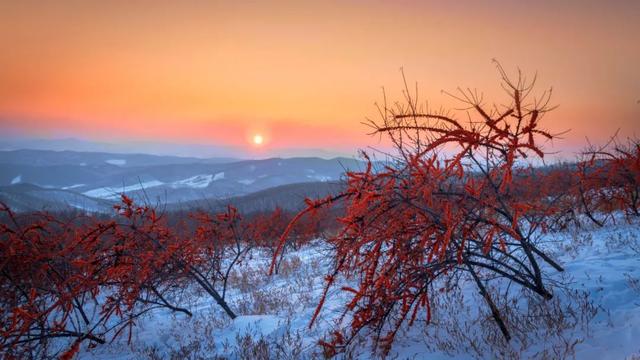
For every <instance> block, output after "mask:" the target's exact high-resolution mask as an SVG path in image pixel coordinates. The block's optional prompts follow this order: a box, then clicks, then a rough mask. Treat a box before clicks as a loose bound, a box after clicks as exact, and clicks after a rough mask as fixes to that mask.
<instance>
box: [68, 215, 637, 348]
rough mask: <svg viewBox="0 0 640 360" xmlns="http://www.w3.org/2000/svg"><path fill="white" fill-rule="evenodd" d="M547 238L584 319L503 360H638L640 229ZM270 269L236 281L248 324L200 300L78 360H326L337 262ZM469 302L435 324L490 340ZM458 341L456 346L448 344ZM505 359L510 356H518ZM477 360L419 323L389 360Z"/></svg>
mask: <svg viewBox="0 0 640 360" xmlns="http://www.w3.org/2000/svg"><path fill="white" fill-rule="evenodd" d="M544 237H545V239H544V240H546V241H548V246H549V247H550V248H554V249H556V250H555V251H556V258H557V259H559V260H560V261H561V262H562V264H563V265H564V267H565V269H566V272H565V273H564V274H562V275H558V274H553V273H552V272H551V271H549V273H550V274H552V277H551V280H558V281H561V282H562V283H563V284H565V286H566V288H567V290H568V291H575V293H576V294H582V295H584V294H587V295H588V296H587V297H583V298H581V299H582V302H581V304H582V308H583V310H584V311H582V312H581V311H580V307H581V306H580V305H572V309H573V310H571V311H572V312H573V314H570V315H571V316H567V319H565V321H566V322H567V324H569V325H568V326H566V327H562V326H561V327H559V328H555V330H554V331H551V332H549V331H548V330H546V331H545V330H541V331H537V332H536V331H530V334H531V335H529V333H528V334H527V336H531V338H530V341H529V343H528V344H527V345H526V346H522V343H521V342H519V341H512V345H509V346H510V347H511V350H507V352H506V353H504V352H503V353H502V356H513V354H518V355H517V356H521V357H522V358H540V357H542V355H541V354H542V352H543V351H545V350H547V355H548V356H550V357H551V358H557V356H554V355H553V354H554V353H553V351H554V350H552V349H554V348H555V349H567V348H570V349H572V350H571V351H569V352H568V353H569V354H571V356H570V358H571V357H575V358H577V359H638V358H640V342H639V341H638V339H640V282H639V280H638V279H640V246H639V245H640V227H639V226H638V224H637V223H634V224H626V223H618V224H617V225H609V226H606V227H604V228H601V229H594V228H585V227H583V228H582V229H572V230H571V231H567V232H562V233H551V234H547V235H544ZM269 260H270V258H269V257H268V256H267V254H258V253H256V252H254V254H253V256H252V258H251V259H248V260H247V261H245V262H244V263H243V264H242V265H241V267H240V268H238V271H237V273H236V274H235V275H234V277H233V279H232V287H233V289H232V292H230V293H228V295H227V296H228V298H229V299H230V302H231V303H232V305H233V308H234V309H236V310H237V312H238V313H240V314H247V315H242V316H239V317H238V318H236V319H235V320H233V321H231V320H228V319H227V318H226V317H225V315H224V314H223V313H222V311H221V310H220V309H218V308H217V306H216V305H215V304H213V303H212V301H211V300H210V299H209V298H207V297H204V296H198V295H197V294H194V295H193V296H192V300H191V303H190V304H189V305H190V306H189V308H190V309H191V310H192V311H193V313H194V315H193V317H191V318H189V317H186V316H184V315H173V314H170V313H168V312H156V313H154V314H152V315H149V316H148V317H146V318H144V319H142V320H141V321H140V322H139V323H138V326H137V327H136V328H134V336H133V339H132V344H133V345H131V346H129V345H127V343H126V336H124V337H121V338H119V339H118V340H116V341H115V342H114V343H111V344H109V345H105V346H99V347H97V348H95V349H93V350H88V349H83V351H82V353H81V354H80V355H81V356H80V358H98V359H110V358H123V359H138V358H180V359H183V358H199V357H198V356H201V358H205V359H206V358H216V356H218V357H220V358H228V359H238V358H247V359H249V358H253V357H254V356H255V354H251V353H250V351H264V352H266V351H268V352H269V354H270V355H269V356H270V358H284V359H287V358H288V359H297V358H300V359H307V358H322V353H321V348H320V347H319V346H317V342H318V340H319V339H322V338H323V337H324V336H326V334H328V333H329V332H330V331H331V330H332V329H335V326H336V324H335V322H336V320H337V319H338V318H339V317H340V315H341V310H342V305H343V304H344V303H345V302H346V299H347V298H348V293H344V292H341V291H340V290H339V288H340V285H337V286H335V287H334V290H333V291H332V293H330V295H329V297H328V298H327V303H326V304H325V307H324V309H323V311H322V314H321V316H320V318H319V320H318V321H317V323H316V324H315V325H314V326H313V327H312V328H311V329H309V328H308V325H309V319H310V318H311V316H312V314H313V311H314V310H315V306H316V304H317V301H318V299H319V298H320V295H321V292H322V289H323V285H324V275H325V274H326V271H327V269H328V266H329V264H330V261H331V256H330V252H329V251H328V250H327V249H325V248H324V246H323V245H322V243H321V242H316V243H314V244H311V245H308V246H306V247H304V248H303V249H300V250H298V251H294V252H289V253H288V254H287V256H286V261H285V262H284V263H283V266H282V269H281V273H280V274H279V275H276V276H273V277H267V276H265V275H264V273H265V271H266V269H267V268H268V263H269ZM343 282H346V281H345V280H343ZM462 293H464V294H465V299H466V300H465V301H464V302H463V303H460V304H458V303H455V300H452V301H454V302H453V303H451V305H452V306H450V307H452V308H454V310H453V311H450V312H447V311H443V312H442V313H441V314H440V315H437V314H435V315H434V318H435V319H436V320H435V321H438V322H439V323H441V324H451V323H454V324H462V325H460V326H461V327H460V328H457V329H458V330H460V331H461V332H462V333H463V334H467V335H469V334H474V333H475V335H469V336H468V338H470V339H472V338H474V336H476V337H480V338H483V337H485V336H486V337H490V336H491V335H490V334H485V332H486V331H487V329H492V328H495V326H493V324H492V323H491V322H490V321H489V320H486V319H484V320H483V319H481V321H477V313H478V311H482V310H484V308H485V307H486V305H485V304H484V303H483V302H480V301H478V300H477V297H475V296H474V293H475V290H474V289H473V288H472V287H471V285H470V284H469V285H463V289H462ZM556 295H557V296H556V297H555V298H557V299H564V300H566V295H565V294H564V293H563V292H560V291H558V292H556ZM447 301H448V300H447ZM585 309H586V310H585ZM438 316H439V318H438ZM572 316H573V317H572ZM445 317H446V318H445ZM563 319H564V317H563ZM572 319H573V320H572ZM575 319H578V320H575ZM343 325H345V324H343ZM456 326H459V325H456ZM494 330H495V329H494ZM538 330H539V329H538ZM556 330H557V332H555V331H556ZM465 336H466V335H465ZM452 339H453V341H454V342H455V343H456V344H457V345H456V346H450V345H451V344H450V343H447V341H452ZM368 344H369V341H368V339H367V338H366V337H363V338H362V339H360V340H359V343H358V344H357V345H356V346H354V347H353V348H352V349H351V355H354V358H359V359H369V358H378V357H379V356H378V355H374V354H372V353H371V351H370V349H371V348H370V346H369V345H368ZM485 346H487V345H485ZM267 349H268V350H267ZM493 350H494V351H498V352H500V351H502V350H496V349H493ZM508 351H513V353H512V355H509V352H508ZM473 354H474V352H473V349H471V348H469V345H468V344H466V345H465V343H464V342H460V340H459V339H457V338H455V337H454V338H452V337H451V333H450V332H449V333H447V332H443V331H441V330H439V329H438V328H437V327H435V326H434V325H430V326H427V327H425V324H424V321H422V322H417V323H416V324H414V326H412V327H411V328H407V329H403V331H402V332H401V333H399V335H398V337H397V340H396V342H395V344H394V347H393V348H392V350H391V353H390V355H389V358H394V359H423V358H429V359H451V358H461V359H467V358H473ZM505 354H506V355H505ZM191 356H193V357H191ZM495 356H497V355H496V354H495V353H492V354H489V353H485V354H484V356H483V357H486V358H493V357H495Z"/></svg>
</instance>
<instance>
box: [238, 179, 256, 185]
mask: <svg viewBox="0 0 640 360" xmlns="http://www.w3.org/2000/svg"><path fill="white" fill-rule="evenodd" d="M238 182H239V183H240V184H242V185H251V184H253V183H254V182H256V180H255V179H242V180H238Z"/></svg>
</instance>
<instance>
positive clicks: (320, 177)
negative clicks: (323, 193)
mask: <svg viewBox="0 0 640 360" xmlns="http://www.w3.org/2000/svg"><path fill="white" fill-rule="evenodd" d="M307 178H309V179H313V180H317V181H321V182H327V181H331V180H332V179H333V178H332V177H331V176H325V175H307Z"/></svg>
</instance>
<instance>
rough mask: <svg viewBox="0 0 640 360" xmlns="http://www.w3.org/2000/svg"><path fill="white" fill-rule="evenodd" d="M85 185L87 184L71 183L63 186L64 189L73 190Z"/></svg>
mask: <svg viewBox="0 0 640 360" xmlns="http://www.w3.org/2000/svg"><path fill="white" fill-rule="evenodd" d="M83 186H85V184H74V185H71V186H64V187H63V188H62V190H71V189H76V188H79V187H83Z"/></svg>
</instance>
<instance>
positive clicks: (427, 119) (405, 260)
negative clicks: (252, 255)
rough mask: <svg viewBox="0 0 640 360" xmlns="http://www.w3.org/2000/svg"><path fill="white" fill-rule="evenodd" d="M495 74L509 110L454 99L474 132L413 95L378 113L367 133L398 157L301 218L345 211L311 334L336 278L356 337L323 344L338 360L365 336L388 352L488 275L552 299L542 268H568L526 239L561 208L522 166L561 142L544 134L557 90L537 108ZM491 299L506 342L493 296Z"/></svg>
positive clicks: (311, 206) (523, 86)
mask: <svg viewBox="0 0 640 360" xmlns="http://www.w3.org/2000/svg"><path fill="white" fill-rule="evenodd" d="M498 68H499V71H500V74H501V76H502V80H503V84H502V85H503V87H504V88H505V89H506V90H507V91H508V92H509V94H510V95H511V98H510V103H509V104H506V105H503V106H501V108H502V109H504V110H501V111H498V110H497V109H498V106H493V107H488V106H485V105H484V104H483V103H482V99H481V96H480V95H478V94H477V93H476V92H473V91H463V90H460V91H459V93H458V94H456V95H452V96H454V98H456V99H458V100H459V101H461V102H462V103H463V106H464V107H465V108H468V109H469V112H468V116H469V117H470V118H471V121H469V125H465V124H463V122H461V121H459V120H458V119H456V118H455V117H454V116H452V115H450V114H449V113H430V112H429V111H428V110H425V109H422V108H419V107H418V105H417V104H418V102H417V100H416V99H414V98H412V97H411V95H410V92H409V91H408V89H407V90H406V91H405V96H406V98H405V100H406V104H399V103H396V104H394V106H393V107H389V106H387V105H386V104H384V105H383V106H381V107H380V113H381V115H382V118H381V120H380V121H379V122H371V124H370V125H371V126H372V128H373V129H374V133H380V134H385V135H387V136H388V137H389V138H390V140H391V142H392V143H393V144H394V145H395V146H396V150H397V154H398V155H397V157H396V158H395V159H393V161H392V163H391V164H388V165H386V166H384V167H381V168H380V169H375V170H374V164H373V163H372V162H371V161H370V160H369V159H368V158H365V160H367V162H368V166H367V169H366V170H365V171H362V172H350V173H347V189H346V190H345V191H344V192H343V193H341V194H338V195H336V196H334V197H329V198H326V199H319V200H316V201H312V200H309V201H308V202H307V207H306V208H305V210H303V211H302V212H300V213H299V214H298V216H296V217H295V218H294V223H295V221H299V220H300V219H301V218H304V216H305V215H306V214H307V213H309V212H311V211H314V210H316V209H318V208H320V207H326V206H330V205H331V204H332V203H334V202H335V201H336V200H337V199H341V200H342V203H344V204H345V207H346V211H345V215H344V216H343V217H341V218H340V219H339V221H340V223H341V224H342V228H341V229H340V231H339V232H338V233H337V234H336V235H335V236H332V237H330V238H328V240H327V241H328V242H329V243H330V245H332V247H333V248H334V249H335V252H336V261H335V267H334V268H333V269H332V271H331V273H332V275H331V276H330V277H329V278H328V280H327V282H326V285H325V286H326V287H325V291H324V293H323V295H322V297H321V298H320V301H319V304H318V307H317V309H316V312H315V313H314V316H313V318H312V320H311V324H310V325H312V324H313V322H314V321H316V319H317V317H318V316H319V314H320V311H321V308H322V306H323V304H324V302H325V298H326V296H327V294H328V289H329V287H331V286H332V285H333V283H334V282H335V278H336V277H338V276H343V277H345V278H346V279H347V280H348V281H349V282H351V283H353V284H355V286H351V287H345V288H343V289H344V291H346V292H348V293H350V294H351V295H352V298H351V300H350V301H349V302H348V303H347V304H346V306H345V310H344V311H345V313H344V315H347V314H350V315H351V317H350V318H351V319H352V320H351V326H350V331H348V333H346V334H344V333H339V335H340V336H333V338H332V340H330V341H325V342H323V343H322V345H323V347H324V348H325V351H326V353H328V354H335V353H336V352H337V351H339V350H340V348H343V347H344V346H346V345H348V343H349V342H350V341H351V339H352V338H353V337H354V336H355V335H356V334H358V333H359V332H361V331H363V330H365V329H367V330H368V331H370V333H371V334H373V335H374V343H375V344H376V346H377V347H378V348H379V349H380V350H382V351H383V353H385V352H387V351H388V350H389V349H390V347H391V344H392V343H393V340H394V338H395V335H396V332H397V331H398V329H399V328H400V327H401V326H402V324H403V323H404V322H408V323H413V322H414V321H416V319H417V318H418V314H419V313H421V312H420V311H419V310H420V309H424V314H425V315H424V317H423V319H424V320H425V321H427V322H429V321H430V319H431V311H432V309H431V303H430V301H429V299H431V298H433V297H434V296H437V292H435V293H434V288H438V289H444V291H446V288H447V286H456V283H457V281H460V280H461V279H463V280H462V281H465V280H464V279H466V281H470V282H473V283H474V284H475V285H476V286H477V287H478V288H479V290H480V292H481V293H483V294H484V293H486V291H485V282H486V280H484V276H485V275H492V277H502V278H506V279H507V280H508V281H511V282H514V283H516V284H518V285H520V286H523V287H525V288H528V289H530V290H531V291H533V292H535V293H537V294H539V295H540V296H542V297H544V298H550V297H551V293H550V292H549V291H548V290H547V289H546V287H545V285H544V283H543V276H542V271H541V269H540V265H539V262H540V261H543V262H547V263H549V264H550V265H551V266H552V267H554V268H556V269H558V270H562V268H561V267H560V266H559V265H558V264H556V263H555V262H554V261H553V260H552V259H551V258H550V257H549V256H547V255H546V254H545V253H544V252H543V251H542V250H541V249H539V248H538V245H537V244H536V238H535V237H534V236H533V235H532V234H533V233H532V232H530V231H529V230H530V229H535V228H537V227H538V226H541V224H542V223H543V222H544V221H545V218H544V217H542V216H541V215H542V214H545V216H547V215H549V212H550V211H552V210H550V208H552V206H551V204H550V202H549V201H548V198H547V197H545V192H544V191H542V192H538V193H535V194H534V193H532V192H530V190H529V188H528V185H529V183H530V182H534V181H535V178H534V177H531V176H525V175H526V174H527V168H526V167H524V166H523V165H525V164H524V159H525V158H531V157H533V158H535V157H538V158H541V157H543V156H544V152H543V150H542V149H541V148H540V144H541V143H543V141H544V140H548V139H551V138H553V136H552V135H551V134H550V133H548V132H547V131H545V130H542V129H541V128H540V127H539V122H540V119H541V117H542V115H544V114H545V113H546V112H547V111H548V110H549V108H548V107H547V103H548V99H549V93H543V95H542V97H539V98H537V99H534V100H533V101H529V100H528V98H529V93H530V90H531V87H532V84H530V83H527V82H525V81H524V80H523V78H522V77H520V78H518V79H517V81H515V82H512V81H511V80H510V79H509V78H508V77H507V76H506V75H505V73H504V71H503V70H502V68H501V67H498ZM466 116H467V115H466V114H465V117H466ZM543 190H544V189H543ZM290 226H292V225H290ZM287 235H288V234H287V232H286V231H285V232H284V233H283V236H282V239H281V244H283V243H284V241H285V240H286V238H287ZM274 260H275V257H274ZM465 274H466V277H465ZM485 299H487V301H488V305H489V306H490V307H491V309H492V313H493V316H494V320H495V321H496V322H497V323H498V324H499V326H500V327H501V329H502V330H503V333H504V335H505V337H507V338H509V337H510V335H509V333H508V329H507V328H506V326H505V324H504V322H503V321H502V319H501V316H500V314H499V313H498V312H497V310H496V308H495V306H493V303H492V302H491V299H490V297H489V296H488V295H487V296H485ZM334 335H335V334H334Z"/></svg>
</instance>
